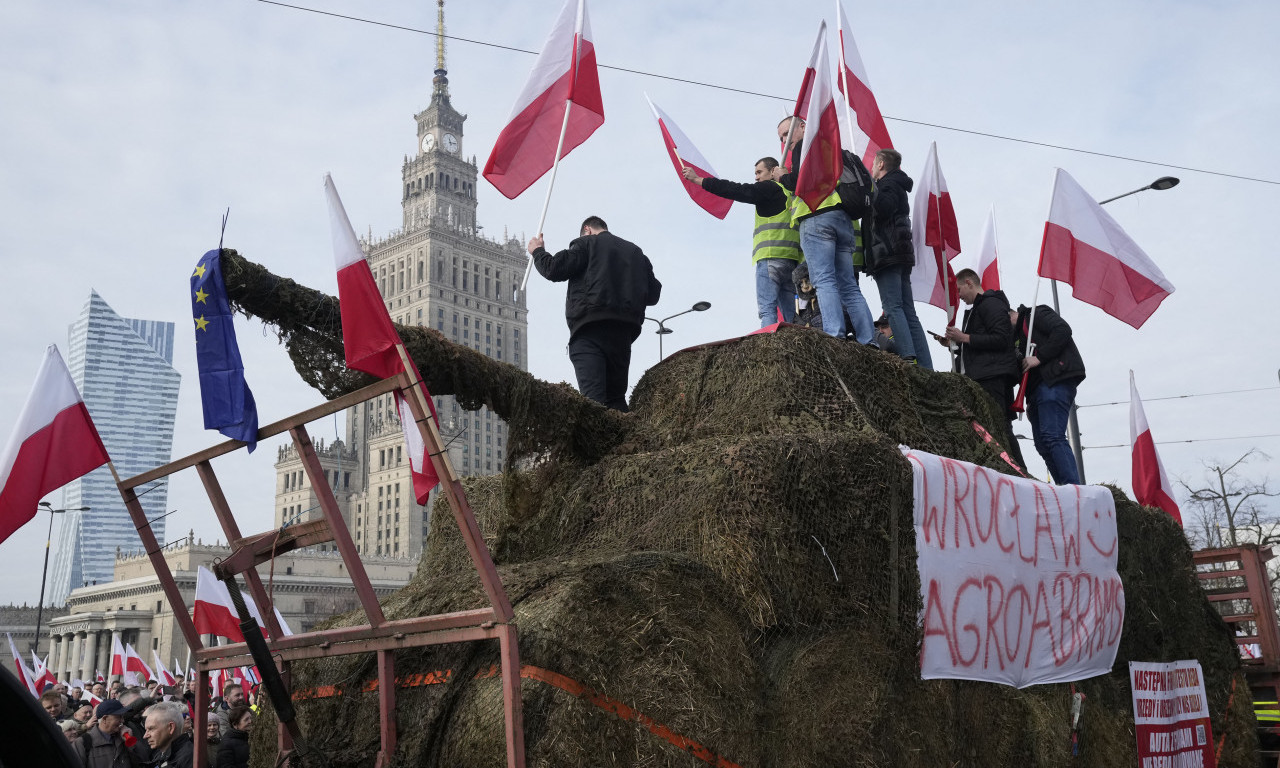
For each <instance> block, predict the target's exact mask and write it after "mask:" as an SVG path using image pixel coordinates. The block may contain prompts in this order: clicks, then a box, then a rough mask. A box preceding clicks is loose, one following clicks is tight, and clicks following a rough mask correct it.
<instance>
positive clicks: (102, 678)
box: [93, 672, 107, 683]
mask: <svg viewBox="0 0 1280 768" xmlns="http://www.w3.org/2000/svg"><path fill="white" fill-rule="evenodd" d="M93 681H94V682H95V683H105V682H107V676H106V675H104V674H102V673H101V672H94V674H93Z"/></svg>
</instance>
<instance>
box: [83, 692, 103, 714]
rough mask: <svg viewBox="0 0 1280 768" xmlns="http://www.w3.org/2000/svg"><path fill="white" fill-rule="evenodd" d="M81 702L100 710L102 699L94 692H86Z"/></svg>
mask: <svg viewBox="0 0 1280 768" xmlns="http://www.w3.org/2000/svg"><path fill="white" fill-rule="evenodd" d="M80 700H81V701H84V702H88V704H89V706H91V707H93V708H94V709H95V710H96V709H97V708H98V705H99V704H101V703H102V697H101V696H95V695H94V694H93V691H85V692H84V696H82V697H81V698H80Z"/></svg>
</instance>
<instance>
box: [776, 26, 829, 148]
mask: <svg viewBox="0 0 1280 768" xmlns="http://www.w3.org/2000/svg"><path fill="white" fill-rule="evenodd" d="M826 37H827V22H826V21H823V22H822V25H821V26H819V27H818V37H817V39H816V40H814V41H813V52H812V53H810V54H809V66H807V67H805V68H804V77H803V78H801V79H800V92H799V93H797V94H796V105H795V107H793V108H792V109H791V114H793V115H795V116H797V117H804V116H805V115H807V114H809V101H810V100H811V99H812V98H813V81H814V80H815V79H816V78H817V76H818V62H819V61H825V58H820V57H819V54H820V52H821V51H822V47H823V43H824V41H825V40H826ZM783 154H786V155H787V158H786V160H785V161H784V165H785V164H786V162H789V161H790V159H791V156H790V155H789V154H787V151H786V149H785V148H784V149H783Z"/></svg>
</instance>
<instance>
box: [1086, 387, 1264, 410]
mask: <svg viewBox="0 0 1280 768" xmlns="http://www.w3.org/2000/svg"><path fill="white" fill-rule="evenodd" d="M1274 389H1280V387H1254V388H1253V389H1228V390H1224V391H1222V392H1199V393H1196V394H1192V395H1169V396H1168V397H1144V398H1142V402H1144V403H1154V402H1156V401H1157V400H1182V399H1184V398H1188V397H1213V396H1215V395H1239V394H1243V393H1245V392H1269V391H1271V390H1274ZM1129 403H1130V401H1128V400H1115V401H1113V402H1110V403H1089V404H1088V405H1077V406H1076V407H1077V408H1099V407H1101V406H1104V405H1128V404H1129Z"/></svg>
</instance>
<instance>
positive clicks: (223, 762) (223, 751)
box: [218, 728, 249, 768]
mask: <svg viewBox="0 0 1280 768" xmlns="http://www.w3.org/2000/svg"><path fill="white" fill-rule="evenodd" d="M218 768H249V734H248V732H246V731H241V730H237V729H235V728H232V729H231V730H229V731H227V733H226V735H224V736H223V737H222V742H221V743H220V744H218Z"/></svg>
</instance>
